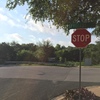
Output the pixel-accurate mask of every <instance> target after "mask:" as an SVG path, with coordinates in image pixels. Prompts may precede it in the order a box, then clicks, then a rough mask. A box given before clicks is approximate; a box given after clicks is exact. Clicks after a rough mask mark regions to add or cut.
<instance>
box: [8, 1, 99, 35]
mask: <svg viewBox="0 0 100 100" xmlns="http://www.w3.org/2000/svg"><path fill="white" fill-rule="evenodd" d="M25 3H27V5H28V7H29V9H28V11H29V14H30V15H31V16H32V18H33V19H34V20H35V21H42V22H44V21H45V20H48V21H52V22H53V24H54V25H55V26H56V27H57V28H62V29H63V30H64V31H65V32H68V25H69V24H70V23H77V22H84V23H87V22H96V23H97V26H96V28H95V31H94V34H96V35H100V31H99V30H100V25H98V20H100V0H7V4H6V7H7V8H8V9H14V8H15V7H16V6H17V5H24V4H25Z"/></svg>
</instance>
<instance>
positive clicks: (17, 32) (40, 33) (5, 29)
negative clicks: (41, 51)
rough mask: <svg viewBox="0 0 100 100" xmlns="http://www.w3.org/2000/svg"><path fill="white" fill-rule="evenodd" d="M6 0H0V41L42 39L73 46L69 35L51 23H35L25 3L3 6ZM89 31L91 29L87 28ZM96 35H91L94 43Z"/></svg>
mask: <svg viewBox="0 0 100 100" xmlns="http://www.w3.org/2000/svg"><path fill="white" fill-rule="evenodd" d="M5 5H6V0H0V43H1V42H12V41H15V42H18V43H20V44H21V43H35V44H36V43H37V42H39V41H40V42H41V41H43V40H49V41H51V43H52V44H53V45H56V44H60V45H64V46H73V44H72V43H71V34H72V33H73V30H70V35H68V36H67V35H66V33H65V32H64V31H63V30H61V29H59V30H58V29H56V27H55V26H53V25H52V24H51V23H48V22H45V23H44V24H43V25H42V23H41V22H37V23H35V21H34V20H32V19H31V18H30V17H29V16H27V17H26V18H25V16H26V14H27V12H28V11H27V5H25V6H21V7H17V8H16V9H14V10H10V11H9V10H8V9H7V8H5ZM89 31H90V32H91V30H89ZM96 40H97V38H96V37H94V36H92V42H91V43H95V41H96Z"/></svg>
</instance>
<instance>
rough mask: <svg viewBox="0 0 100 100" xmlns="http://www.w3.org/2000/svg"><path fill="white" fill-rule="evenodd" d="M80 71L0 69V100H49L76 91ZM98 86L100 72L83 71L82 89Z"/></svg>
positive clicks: (47, 67)
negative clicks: (70, 90)
mask: <svg viewBox="0 0 100 100" xmlns="http://www.w3.org/2000/svg"><path fill="white" fill-rule="evenodd" d="M78 80H79V68H75V67H72V68H64V67H53V66H50V67H49V66H34V67H32V66H9V67H4V66H1V67H0V100H51V99H52V98H53V97H55V96H57V95H59V94H62V93H64V92H65V90H66V89H75V88H78ZM90 85H91V86H92V85H93V86H94V85H100V69H99V68H84V67H82V86H90Z"/></svg>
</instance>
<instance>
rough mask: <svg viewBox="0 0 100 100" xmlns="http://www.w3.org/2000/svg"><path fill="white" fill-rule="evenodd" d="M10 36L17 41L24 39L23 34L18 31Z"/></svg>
mask: <svg viewBox="0 0 100 100" xmlns="http://www.w3.org/2000/svg"><path fill="white" fill-rule="evenodd" d="M9 38H11V39H12V40H15V41H22V40H23V38H22V36H21V35H19V34H18V33H13V34H10V35H9Z"/></svg>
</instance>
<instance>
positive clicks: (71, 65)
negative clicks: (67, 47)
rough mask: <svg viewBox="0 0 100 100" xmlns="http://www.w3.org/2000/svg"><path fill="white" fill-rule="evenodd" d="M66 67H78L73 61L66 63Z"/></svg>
mask: <svg viewBox="0 0 100 100" xmlns="http://www.w3.org/2000/svg"><path fill="white" fill-rule="evenodd" d="M65 65H66V67H75V66H76V65H75V62H72V61H66V62H65Z"/></svg>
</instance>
